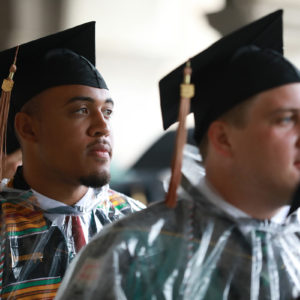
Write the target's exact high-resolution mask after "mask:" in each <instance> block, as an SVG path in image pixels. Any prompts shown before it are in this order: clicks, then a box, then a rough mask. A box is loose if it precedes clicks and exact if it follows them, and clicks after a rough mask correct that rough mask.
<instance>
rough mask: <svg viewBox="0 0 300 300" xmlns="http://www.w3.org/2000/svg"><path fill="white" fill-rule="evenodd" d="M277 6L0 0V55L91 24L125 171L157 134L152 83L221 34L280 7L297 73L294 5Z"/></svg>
mask: <svg viewBox="0 0 300 300" xmlns="http://www.w3.org/2000/svg"><path fill="white" fill-rule="evenodd" d="M282 2H283V1H277V0H257V1H255V0H227V1H225V0H126V1H125V0H109V1H107V0H106V1H105V0H0V49H5V48H7V47H10V46H13V45H15V44H17V43H22V42H26V41H29V40H31V39H34V38H38V37H40V36H43V35H45V34H49V33H54V32H56V31H58V30H61V29H66V28H69V27H72V26H75V25H78V24H80V23H83V22H86V21H90V20H96V22H97V27H96V32H97V40H96V45H97V67H98V68H99V70H100V72H101V73H102V75H103V76H104V78H105V80H106V81H107V83H108V86H109V87H110V89H111V92H112V94H113V97H114V100H115V102H116V111H115V115H114V121H113V127H114V131H115V133H114V136H115V153H114V163H115V165H118V166H119V167H122V168H125V167H128V166H130V164H131V163H132V162H133V161H134V160H135V159H137V158H138V156H139V155H140V154H141V153H142V152H143V151H144V150H145V149H146V148H147V147H148V146H149V145H150V144H151V143H152V142H153V141H154V140H155V139H156V138H157V137H158V136H159V135H160V134H161V133H162V125H161V118H160V109H159V97H158V81H159V79H160V78H161V77H162V76H164V75H165V74H166V73H168V72H169V71H170V70H171V69H173V68H174V67H176V66H177V65H178V64H180V63H182V62H183V61H184V60H186V59H187V58H188V57H190V56H193V55H195V54H197V53H198V52H200V51H201V50H203V49H204V48H206V47H207V46H209V45H210V44H211V43H212V42H214V41H215V40H216V39H218V38H219V37H220V36H221V34H224V33H227V32H229V31H231V30H233V29H235V28H237V27H239V26H241V25H242V24H245V23H247V22H250V21H252V20H253V19H256V18H258V17H260V16H262V15H264V14H266V13H269V12H271V11H273V10H275V9H277V8H280V7H281V8H282V7H283V8H285V15H284V23H285V49H286V56H287V57H288V58H290V59H291V60H293V61H294V62H295V63H296V64H297V65H298V66H300V54H299V51H298V49H300V40H299V38H298V36H299V33H300V18H299V17H298V16H299V15H300V2H299V1H298V0H285V1H284V4H282ZM207 15H208V18H207ZM190 124H191V123H190Z"/></svg>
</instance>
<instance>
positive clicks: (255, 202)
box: [207, 173, 285, 220]
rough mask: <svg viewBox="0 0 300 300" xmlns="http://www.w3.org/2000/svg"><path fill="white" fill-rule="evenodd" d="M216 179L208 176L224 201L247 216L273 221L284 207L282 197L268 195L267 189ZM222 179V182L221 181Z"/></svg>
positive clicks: (230, 179) (230, 180)
mask: <svg viewBox="0 0 300 300" xmlns="http://www.w3.org/2000/svg"><path fill="white" fill-rule="evenodd" d="M224 178H225V176H223V177H222V178H215V177H211V176H209V173H208V174H207V180H208V181H209V184H210V185H211V186H212V187H213V189H214V190H215V191H217V193H218V194H219V195H220V196H221V197H222V198H223V199H224V201H226V202H228V203H229V204H231V205H233V206H234V207H236V208H238V209H239V210H241V211H243V212H244V213H246V214H247V215H249V216H251V217H253V218H256V219H261V220H266V219H271V218H272V217H273V216H275V215H276V214H277V213H278V212H279V211H280V210H281V209H282V208H283V207H284V206H285V203H283V201H282V199H283V198H282V197H281V196H280V195H274V194H273V193H267V192H266V191H265V189H263V188H262V189H255V188H253V186H251V185H250V184H248V185H244V186H243V185H241V184H240V183H237V182H236V183H235V181H234V179H233V178H230V177H228V178H229V179H228V180H226V179H224ZM221 179H222V180H221Z"/></svg>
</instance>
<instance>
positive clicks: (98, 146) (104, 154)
mask: <svg viewBox="0 0 300 300" xmlns="http://www.w3.org/2000/svg"><path fill="white" fill-rule="evenodd" d="M88 154H89V155H92V156H96V157H99V158H106V159H108V158H110V156H111V147H110V145H109V144H108V143H94V144H93V145H91V146H89V147H88Z"/></svg>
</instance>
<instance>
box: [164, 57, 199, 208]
mask: <svg viewBox="0 0 300 300" xmlns="http://www.w3.org/2000/svg"><path fill="white" fill-rule="evenodd" d="M183 74H184V75H183V83H182V84H181V85H180V98H181V99H180V108H179V115H178V121H179V124H178V128H177V133H176V141H175V152H174V155H173V160H172V174H171V180H170V184H169V189H168V193H167V196H166V199H165V203H166V205H167V206H168V207H170V208H174V207H175V206H176V200H177V188H178V186H179V183H180V180H181V165H182V157H183V148H184V145H185V143H186V140H187V130H186V125H185V123H186V116H187V115H188V114H189V112H190V106H191V98H192V97H193V96H194V93H195V88H194V85H193V84H191V83H190V82H191V74H192V68H191V62H190V61H188V62H187V63H186V66H185V68H184V71H183Z"/></svg>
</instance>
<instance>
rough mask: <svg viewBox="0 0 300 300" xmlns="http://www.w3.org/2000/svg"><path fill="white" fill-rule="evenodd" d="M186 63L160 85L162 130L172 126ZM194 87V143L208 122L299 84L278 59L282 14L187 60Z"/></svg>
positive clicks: (293, 71) (297, 77) (296, 75)
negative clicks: (279, 88)
mask: <svg viewBox="0 0 300 300" xmlns="http://www.w3.org/2000/svg"><path fill="white" fill-rule="evenodd" d="M184 66H185V64H183V65H181V66H179V67H178V68H176V69H175V70H174V71H172V72H171V73H169V74H168V75H167V76H165V77H164V78H163V79H161V80H160V82H159V88H160V99H161V110H162V118H163V126H164V129H167V128H168V127H169V126H170V125H171V124H173V123H174V122H176V121H177V116H178V108H179V100H180V98H179V97H180V96H179V95H180V92H179V91H180V83H181V81H182V73H183V68H184ZM191 67H192V69H193V73H192V78H191V81H192V83H193V84H194V85H195V96H194V97H193V99H192V105H191V111H192V112H193V113H194V118H195V139H196V142H197V143H199V142H200V141H201V139H202V137H203V136H204V135H205V133H206V131H207V129H208V127H209V125H210V123H211V122H212V121H214V120H216V119H217V118H218V117H220V116H221V115H222V114H223V113H225V112H226V111H228V110H230V109H231V108H233V107H234V106H235V105H237V104H239V103H240V102H242V101H244V100H246V99H248V98H250V97H251V96H254V95H255V94H257V93H260V92H262V91H265V90H268V89H271V88H274V87H277V86H280V85H283V84H288V83H292V82H300V75H299V72H298V70H297V69H296V68H295V67H294V66H293V65H292V64H291V63H290V62H288V61H287V60H286V59H285V58H284V57H283V42H282V10H278V11H276V12H274V13H271V14H269V15H267V16H265V17H263V18H261V19H259V20H257V21H255V22H253V23H251V24H249V25H247V26H245V27H242V28H241V29H239V30H237V31H235V32H233V33H232V34H230V35H227V36H225V37H223V38H221V39H220V40H219V41H217V42H216V43H214V44H213V45H212V46H210V47H209V48H207V49H206V50H205V51H203V52H201V53H200V54H198V55H196V56H194V57H193V58H191Z"/></svg>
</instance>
